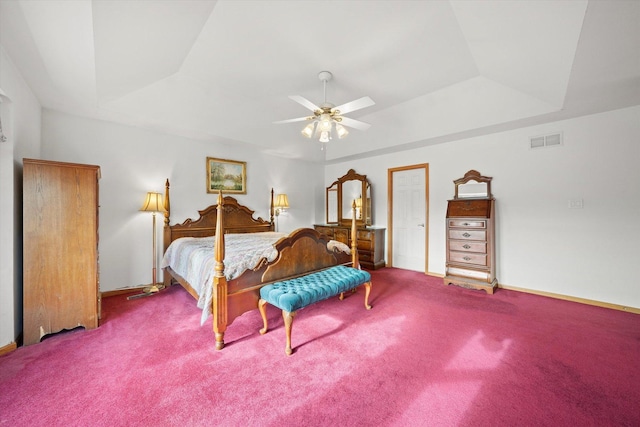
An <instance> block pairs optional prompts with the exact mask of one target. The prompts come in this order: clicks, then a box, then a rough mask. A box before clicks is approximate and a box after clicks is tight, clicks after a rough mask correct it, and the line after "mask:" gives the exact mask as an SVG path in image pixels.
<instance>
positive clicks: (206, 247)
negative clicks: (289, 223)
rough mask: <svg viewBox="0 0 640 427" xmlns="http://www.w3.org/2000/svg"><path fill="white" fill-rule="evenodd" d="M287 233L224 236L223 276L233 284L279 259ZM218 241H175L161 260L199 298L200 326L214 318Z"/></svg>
mask: <svg viewBox="0 0 640 427" xmlns="http://www.w3.org/2000/svg"><path fill="white" fill-rule="evenodd" d="M285 236H287V234H286V233H276V232H273V231H269V232H263V233H240V234H225V235H224V241H225V257H224V275H225V277H226V279H227V280H228V281H229V280H233V279H235V278H237V277H239V276H240V275H241V274H242V273H243V272H244V271H245V270H248V269H251V268H253V267H255V266H256V265H257V264H258V262H259V261H260V260H261V259H262V258H266V259H267V261H269V262H271V261H273V260H275V259H276V257H277V256H278V251H277V250H276V248H275V247H274V243H276V242H277V241H278V240H280V239H281V238H282V237H285ZM214 244H215V237H213V236H212V237H182V238H180V239H176V240H175V241H173V242H172V243H171V244H170V245H169V247H168V248H167V251H166V252H165V254H164V257H163V258H162V263H161V268H165V267H171V269H172V270H173V271H175V272H176V273H177V274H179V275H180V276H181V277H182V278H183V279H185V280H186V281H187V282H188V283H189V285H191V287H192V288H193V290H194V291H196V293H197V294H198V308H200V309H202V317H201V318H200V323H201V324H204V323H205V322H206V320H207V318H208V317H209V315H210V314H211V301H212V299H213V286H212V281H213V273H214V264H215V259H214ZM327 246H328V248H329V250H334V249H337V250H340V251H343V252H346V253H350V252H351V251H350V250H349V247H348V246H347V245H345V244H343V243H340V242H337V241H335V240H332V241H331V242H329V244H328V245H327Z"/></svg>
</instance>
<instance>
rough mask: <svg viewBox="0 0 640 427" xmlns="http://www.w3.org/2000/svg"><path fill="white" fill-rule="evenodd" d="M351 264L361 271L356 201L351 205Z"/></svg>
mask: <svg viewBox="0 0 640 427" xmlns="http://www.w3.org/2000/svg"><path fill="white" fill-rule="evenodd" d="M351 263H352V266H353V268H357V269H360V260H359V259H358V227H357V226H356V201H355V200H354V201H353V203H352V204H351Z"/></svg>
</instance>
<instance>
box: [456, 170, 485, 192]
mask: <svg viewBox="0 0 640 427" xmlns="http://www.w3.org/2000/svg"><path fill="white" fill-rule="evenodd" d="M491 179H492V178H491V177H490V176H482V175H480V172H478V171H476V170H473V169H472V170H470V171H469V172H467V173H465V174H464V176H463V177H462V178H460V179H456V180H455V181H453V183H454V184H455V195H454V196H453V198H454V199H491V198H492V196H491Z"/></svg>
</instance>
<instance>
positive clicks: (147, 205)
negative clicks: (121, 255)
mask: <svg viewBox="0 0 640 427" xmlns="http://www.w3.org/2000/svg"><path fill="white" fill-rule="evenodd" d="M140 210H141V211H143V212H151V213H152V214H153V273H152V278H153V279H152V281H151V285H150V286H147V287H145V288H144V293H145V294H149V293H154V292H158V291H160V290H161V289H164V285H163V284H162V283H158V282H157V280H156V263H157V262H158V246H157V245H156V213H158V212H166V210H165V208H164V203H163V201H162V194H160V193H153V192H148V193H147V198H146V199H145V201H144V204H143V205H142V208H140Z"/></svg>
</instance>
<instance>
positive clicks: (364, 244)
mask: <svg viewBox="0 0 640 427" xmlns="http://www.w3.org/2000/svg"><path fill="white" fill-rule="evenodd" d="M372 248H373V245H372V244H371V241H370V240H360V239H358V250H365V251H370V250H371V249H372Z"/></svg>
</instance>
